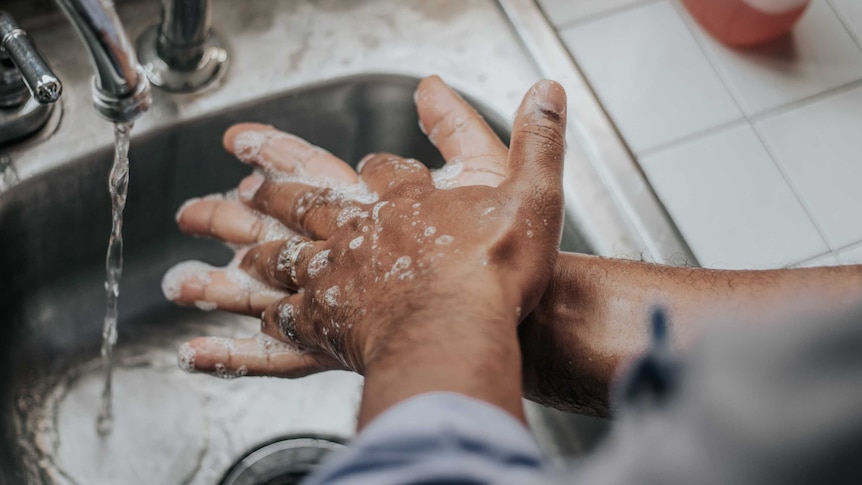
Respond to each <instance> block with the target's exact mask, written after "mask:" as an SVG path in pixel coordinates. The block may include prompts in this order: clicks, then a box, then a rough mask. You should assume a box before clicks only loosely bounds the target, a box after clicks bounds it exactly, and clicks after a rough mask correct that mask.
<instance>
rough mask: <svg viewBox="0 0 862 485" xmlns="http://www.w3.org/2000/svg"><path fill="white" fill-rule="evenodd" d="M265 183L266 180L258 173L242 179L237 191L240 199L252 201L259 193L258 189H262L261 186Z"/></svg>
mask: <svg viewBox="0 0 862 485" xmlns="http://www.w3.org/2000/svg"><path fill="white" fill-rule="evenodd" d="M264 181H266V178H264V176H263V175H261V174H259V173H257V172H254V173H253V174H251V175H249V176H248V177H246V178H244V179H242V182H240V183H239V188H238V190H237V192H238V193H239V198H240V199H242V200H251V199H252V198H253V197H254V194H256V193H257V191H258V189H260V186H261V185H263V183H264Z"/></svg>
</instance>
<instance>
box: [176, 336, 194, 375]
mask: <svg viewBox="0 0 862 485" xmlns="http://www.w3.org/2000/svg"><path fill="white" fill-rule="evenodd" d="M197 355H198V353H197V351H196V350H195V349H193V348H192V346H191V345H190V344H189V343H188V342H186V343H184V344H182V345H180V349H179V350H178V351H177V365H179V366H180V369H182V370H184V371H186V372H188V373H190V374H193V373H195V372H197V369H195V357H197Z"/></svg>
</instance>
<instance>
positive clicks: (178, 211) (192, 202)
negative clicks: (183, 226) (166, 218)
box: [174, 197, 201, 222]
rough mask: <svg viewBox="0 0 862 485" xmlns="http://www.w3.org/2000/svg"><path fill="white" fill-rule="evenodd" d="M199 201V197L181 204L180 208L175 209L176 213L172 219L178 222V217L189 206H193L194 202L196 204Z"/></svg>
mask: <svg viewBox="0 0 862 485" xmlns="http://www.w3.org/2000/svg"><path fill="white" fill-rule="evenodd" d="M199 200H201V198H200V197H195V198H194V199H189V200H187V201H185V202H183V205H181V206H180V208H179V209H177V213H176V215H175V216H174V219H176V221H177V222H180V216H181V215H182V214H183V211H184V210H186V209H187V208H188V207H189V206H190V205H192V204H194V203H195V202H197V201H199Z"/></svg>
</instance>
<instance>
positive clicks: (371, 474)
mask: <svg viewBox="0 0 862 485" xmlns="http://www.w3.org/2000/svg"><path fill="white" fill-rule="evenodd" d="M548 468H549V465H548V464H547V463H545V461H544V460H543V458H542V454H541V451H540V450H539V448H538V446H537V445H536V442H535V441H534V439H533V437H532V435H531V434H530V432H529V431H528V430H527V428H525V427H524V426H523V425H522V424H521V423H520V422H519V421H517V420H516V419H515V418H514V417H512V416H511V415H509V414H508V413H506V412H505V411H503V410H502V409H500V408H498V407H496V406H492V405H490V404H488V403H485V402H483V401H479V400H476V399H472V398H469V397H466V396H463V395H461V394H456V393H450V392H435V393H428V394H422V395H419V396H415V397H412V398H410V399H407V400H405V401H403V402H401V403H398V404H397V405H395V406H393V407H392V408H390V409H389V410H387V411H386V412H384V413H383V414H381V415H380V416H378V417H377V418H376V419H375V420H373V421H372V422H371V423H370V424H369V425H368V426H367V427H366V428H365V430H363V432H362V433H360V434H359V436H358V437H357V438H356V440H354V442H353V443H352V444H351V445H350V447H349V448H348V449H347V450H345V451H343V452H339V453H338V454H337V455H335V456H333V457H332V458H331V459H330V460H328V461H326V462H325V463H324V465H323V466H322V467H321V468H320V469H319V470H317V472H316V473H315V474H314V475H313V476H311V477H310V479H309V481H308V482H307V483H311V484H316V483H351V484H354V483H356V484H362V483H369V484H371V483H373V484H387V483H416V482H424V483H429V482H462V481H464V482H467V481H469V482H473V481H480V482H495V483H499V482H504V483H525V480H534V479H536V478H537V477H536V475H537V474H543V473H544V472H547V471H548Z"/></svg>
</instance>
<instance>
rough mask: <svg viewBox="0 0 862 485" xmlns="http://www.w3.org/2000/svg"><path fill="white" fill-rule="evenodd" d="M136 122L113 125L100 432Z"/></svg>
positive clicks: (106, 414)
mask: <svg viewBox="0 0 862 485" xmlns="http://www.w3.org/2000/svg"><path fill="white" fill-rule="evenodd" d="M132 125H133V123H117V124H115V125H114V137H115V141H114V164H113V166H112V167H111V175H110V177H109V179H108V191H109V192H110V194H111V237H110V239H109V240H108V254H107V256H106V257H105V292H106V293H107V304H106V306H105V324H104V326H103V327H102V363H103V365H104V369H105V387H104V389H103V390H102V406H101V409H100V410H99V417H98V419H97V420H96V429H97V430H98V432H99V434H100V435H102V436H106V435H108V434H110V433H111V429H112V427H113V424H114V412H113V404H112V397H111V378H112V376H113V372H114V346H115V345H116V344H117V299H118V298H119V296H120V278H121V277H122V275H123V209H124V208H125V207H126V195H127V194H128V191H129V133H130V132H131V131H132Z"/></svg>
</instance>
